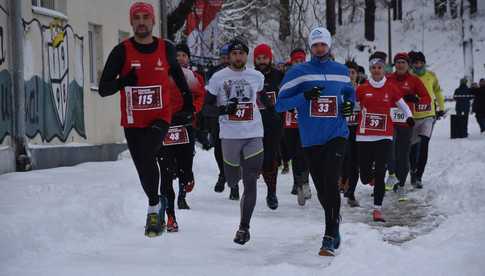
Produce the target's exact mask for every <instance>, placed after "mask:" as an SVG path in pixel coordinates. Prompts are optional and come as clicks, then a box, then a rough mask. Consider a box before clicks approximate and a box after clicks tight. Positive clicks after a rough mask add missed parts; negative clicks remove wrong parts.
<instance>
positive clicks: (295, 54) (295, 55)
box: [290, 48, 306, 63]
mask: <svg viewBox="0 0 485 276" xmlns="http://www.w3.org/2000/svg"><path fill="white" fill-rule="evenodd" d="M297 59H303V60H305V59H306V53H305V50H303V49H300V48H297V49H294V50H293V51H291V55H290V61H291V63H294V62H295V61H296V60H297Z"/></svg>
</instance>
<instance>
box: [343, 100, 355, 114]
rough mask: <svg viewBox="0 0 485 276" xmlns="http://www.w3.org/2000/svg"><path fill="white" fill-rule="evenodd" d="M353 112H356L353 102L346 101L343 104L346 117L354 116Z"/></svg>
mask: <svg viewBox="0 0 485 276" xmlns="http://www.w3.org/2000/svg"><path fill="white" fill-rule="evenodd" d="M353 110H354V105H353V104H352V102H351V101H344V104H343V114H344V117H350V116H352V111H353Z"/></svg>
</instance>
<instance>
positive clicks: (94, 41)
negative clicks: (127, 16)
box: [88, 24, 103, 90]
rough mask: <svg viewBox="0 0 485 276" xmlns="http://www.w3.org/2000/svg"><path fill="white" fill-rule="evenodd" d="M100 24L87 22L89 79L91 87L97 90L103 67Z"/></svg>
mask: <svg viewBox="0 0 485 276" xmlns="http://www.w3.org/2000/svg"><path fill="white" fill-rule="evenodd" d="M101 32H102V28H101V26H100V25H95V24H89V30H88V47H89V81H90V83H91V88H92V89H94V90H97V88H98V82H99V78H100V77H101V73H102V71H101V70H102V68H103V44H102V41H103V39H102V36H101Z"/></svg>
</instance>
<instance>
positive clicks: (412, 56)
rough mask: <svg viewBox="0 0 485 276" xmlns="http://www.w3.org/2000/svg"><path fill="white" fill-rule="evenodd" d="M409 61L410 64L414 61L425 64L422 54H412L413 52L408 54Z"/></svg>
mask: <svg viewBox="0 0 485 276" xmlns="http://www.w3.org/2000/svg"><path fill="white" fill-rule="evenodd" d="M408 55H409V60H410V61H411V63H413V62H415V61H422V62H424V63H426V57H425V56H424V54H423V52H414V51H411V52H409V54H408Z"/></svg>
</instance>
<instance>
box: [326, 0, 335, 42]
mask: <svg viewBox="0 0 485 276" xmlns="http://www.w3.org/2000/svg"><path fill="white" fill-rule="evenodd" d="M325 2H326V4H327V9H326V18H327V29H328V31H329V32H330V33H331V34H332V35H335V33H336V26H335V25H336V24H335V19H336V16H335V0H327V1H325Z"/></svg>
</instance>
